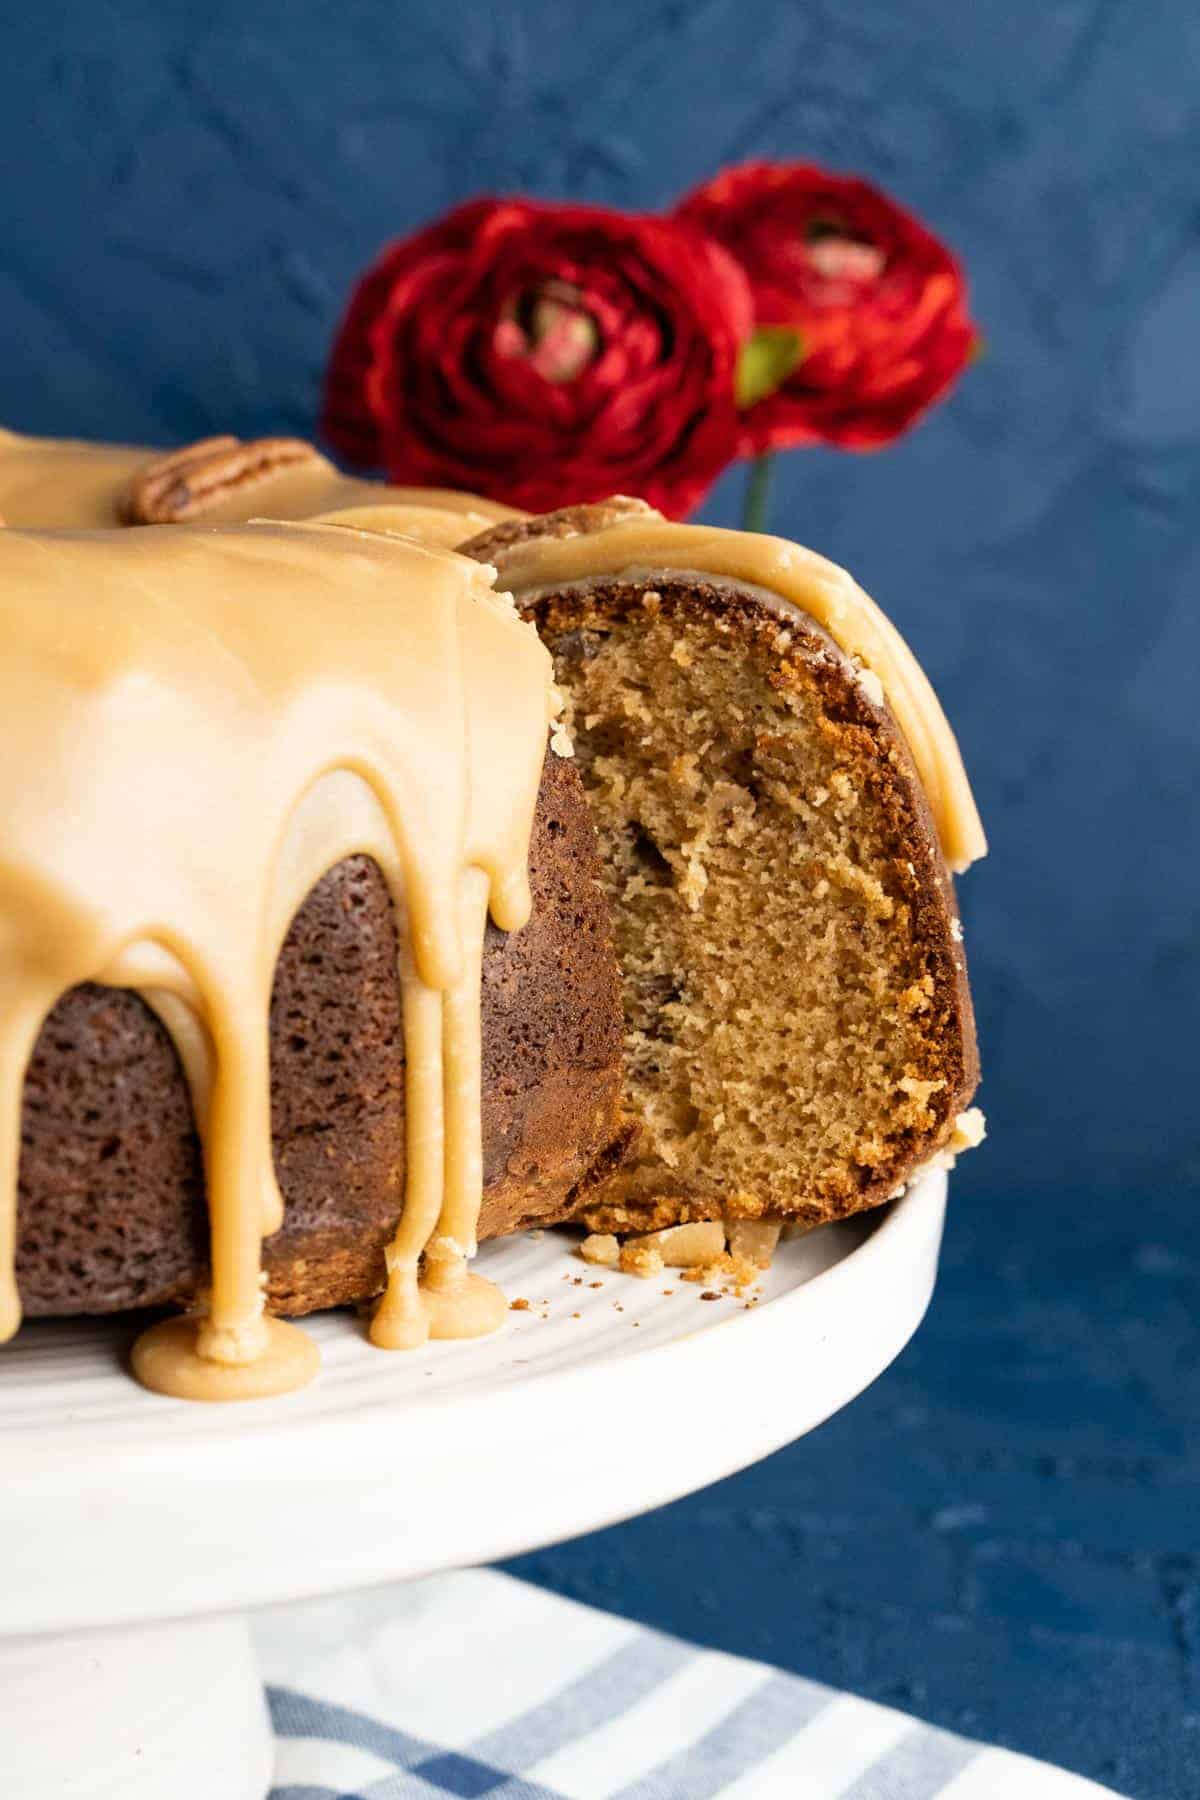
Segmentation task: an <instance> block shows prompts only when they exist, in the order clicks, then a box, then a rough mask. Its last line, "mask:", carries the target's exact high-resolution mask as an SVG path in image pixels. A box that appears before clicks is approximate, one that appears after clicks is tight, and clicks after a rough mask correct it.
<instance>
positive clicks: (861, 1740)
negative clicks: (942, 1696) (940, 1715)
mask: <svg viewBox="0 0 1200 1800" xmlns="http://www.w3.org/2000/svg"><path fill="white" fill-rule="evenodd" d="M254 1629H255V1640H256V1643H257V1647H258V1651H259V1656H260V1659H261V1662H262V1666H263V1672H264V1675H265V1678H266V1681H267V1693H268V1699H269V1702H270V1708H271V1717H272V1722H273V1724H274V1727H275V1737H276V1766H275V1786H274V1788H273V1789H272V1794H271V1800H402V1797H404V1800H407V1797H408V1796H410V1795H411V1796H413V1797H414V1800H415V1797H416V1796H422V1797H423V1800H430V1797H436V1796H446V1795H453V1796H456V1800H464V1797H470V1800H476V1797H479V1800H709V1797H710V1796H713V1795H720V1796H721V1800H935V1796H936V1800H1104V1797H1106V1796H1107V1800H1112V1796H1111V1793H1110V1790H1109V1789H1107V1788H1100V1787H1097V1786H1096V1785H1095V1783H1094V1782H1090V1781H1084V1780H1083V1779H1081V1777H1079V1776H1077V1775H1069V1774H1066V1773H1065V1772H1064V1771H1062V1770H1061V1769H1054V1768H1051V1767H1050V1766H1049V1765H1048V1764H1046V1763H1039V1762H1033V1761H1031V1760H1030V1759H1029V1758H1027V1757H1023V1756H1015V1755H1013V1754H1012V1753H1011V1752H1009V1751H1006V1750H997V1749H992V1748H988V1747H987V1746H985V1745H982V1744H976V1743H972V1742H971V1741H970V1740H969V1739H967V1738H960V1737H955V1736H953V1735H952V1734H951V1733H949V1732H946V1731H938V1730H935V1729H934V1728H933V1727H932V1726H929V1725H923V1724H921V1723H920V1722H919V1721H917V1720H915V1719H912V1718H909V1717H908V1716H907V1715H906V1714H904V1713H900V1712H894V1711H893V1710H892V1709H891V1708H890V1707H886V1706H876V1705H875V1704H874V1703H873V1702H871V1701H869V1700H859V1699H856V1698H855V1697H854V1695H852V1694H841V1693H837V1692H836V1691H835V1690H834V1689H832V1688H827V1687H821V1686H819V1685H818V1684H817V1683H816V1682H813V1681H805V1680H803V1679H802V1678H801V1677H800V1676H797V1675H785V1674H783V1673H781V1672H780V1671H779V1670H778V1669H772V1668H769V1667H767V1666H766V1665H765V1664H764V1663H756V1662H746V1661H744V1660H743V1659H742V1658H740V1657H736V1656H725V1655H723V1654H721V1653H719V1652H717V1651H712V1650H701V1649H698V1648H697V1647H696V1646H694V1645H692V1644H685V1643H682V1642H680V1640H679V1639H677V1638H670V1637H664V1636H663V1635H662V1634H661V1633H659V1632H655V1631H648V1630H646V1629H645V1628H644V1627H643V1626H640V1625H633V1624H630V1623H629V1621H628V1620H625V1619H619V1618H616V1617H614V1616H613V1615H611V1614H609V1613H602V1612H596V1611H593V1610H592V1609H591V1608H590V1607H586V1606H578V1605H576V1604H575V1603H574V1602H573V1601H570V1600H562V1599H559V1598H558V1597H557V1596H556V1595H553V1594H547V1593H544V1592H543V1591H542V1590H541V1589H539V1588H534V1587H529V1586H527V1585H526V1584H525V1583H524V1582H520V1581H514V1580H512V1579H511V1578H510V1577H508V1576H506V1575H499V1574H495V1573H494V1572H491V1571H488V1570H471V1571H467V1572H465V1573H462V1574H455V1575H440V1576H436V1577H433V1578H431V1579H430V1580H427V1581H420V1582H413V1583H409V1584H408V1585H406V1586H401V1587H389V1588H381V1589H375V1590H373V1591H371V1592H369V1593H363V1594H355V1595H351V1596H349V1597H346V1598H342V1599H337V1600H324V1601H316V1602H312V1603H309V1604H306V1605H303V1606H295V1607H288V1608H286V1609H283V1610H280V1611H277V1612H274V1613H269V1614H266V1615H264V1616H263V1617H261V1618H260V1619H259V1620H258V1621H257V1622H256V1624H255V1627H254Z"/></svg>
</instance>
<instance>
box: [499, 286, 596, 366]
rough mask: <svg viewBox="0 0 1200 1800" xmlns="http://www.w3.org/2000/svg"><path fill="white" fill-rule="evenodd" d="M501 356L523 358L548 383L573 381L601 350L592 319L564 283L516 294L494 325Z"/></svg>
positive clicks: (575, 291)
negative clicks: (497, 322)
mask: <svg viewBox="0 0 1200 1800" xmlns="http://www.w3.org/2000/svg"><path fill="white" fill-rule="evenodd" d="M495 345H496V350H497V352H498V353H499V355H501V356H523V357H525V358H526V360H527V361H528V362H529V364H530V366H531V367H532V368H534V369H536V370H537V372H538V374H539V375H541V376H542V378H543V379H544V380H546V381H553V382H563V381H574V379H575V377H576V376H577V375H580V374H582V372H583V370H584V369H585V368H586V367H587V365H588V364H589V363H590V362H592V361H593V359H594V358H595V355H596V352H597V350H598V349H599V348H600V333H599V331H598V330H597V328H596V321H595V319H593V317H592V315H591V313H590V312H589V311H588V310H587V307H586V305H585V304H584V300H583V295H582V294H581V293H580V292H579V290H578V289H577V288H573V287H570V286H568V285H567V283H566V282H547V283H546V285H545V286H544V287H541V288H536V289H534V290H532V291H531V292H529V293H525V294H521V295H519V296H518V297H517V298H516V299H515V300H512V301H510V302H509V304H508V305H507V306H506V307H505V309H504V316H503V318H502V319H501V320H500V322H499V324H498V325H497V326H496V332H495Z"/></svg>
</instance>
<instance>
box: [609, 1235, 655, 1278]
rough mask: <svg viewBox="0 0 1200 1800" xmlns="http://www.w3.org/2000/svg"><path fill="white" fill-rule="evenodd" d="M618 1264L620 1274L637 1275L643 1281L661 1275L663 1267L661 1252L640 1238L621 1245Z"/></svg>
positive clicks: (631, 1239)
mask: <svg viewBox="0 0 1200 1800" xmlns="http://www.w3.org/2000/svg"><path fill="white" fill-rule="evenodd" d="M618 1263H619V1267H620V1269H621V1272H622V1274H624V1275H638V1276H640V1277H641V1278H642V1280H643V1281H645V1280H646V1279H648V1278H649V1277H650V1276H651V1275H661V1274H662V1272H663V1267H664V1264H663V1257H662V1251H661V1250H659V1249H658V1247H657V1246H656V1245H654V1244H647V1243H644V1242H643V1241H642V1240H641V1239H640V1238H630V1239H629V1240H628V1241H627V1242H626V1243H624V1244H622V1245H621V1248H620V1251H619V1252H618Z"/></svg>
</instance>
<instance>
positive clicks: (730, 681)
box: [465, 498, 985, 1274]
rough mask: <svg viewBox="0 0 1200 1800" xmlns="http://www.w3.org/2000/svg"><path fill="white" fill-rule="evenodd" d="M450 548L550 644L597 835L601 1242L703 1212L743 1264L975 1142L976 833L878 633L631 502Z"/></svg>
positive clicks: (808, 590)
mask: <svg viewBox="0 0 1200 1800" xmlns="http://www.w3.org/2000/svg"><path fill="white" fill-rule="evenodd" d="M465 548H466V550H467V552H468V553H469V554H474V555H476V556H478V557H479V558H480V560H483V561H487V562H490V563H492V564H494V565H495V566H496V568H497V569H498V571H499V584H500V586H501V587H508V588H509V589H510V591H511V592H512V593H513V595H514V597H515V599H516V601H517V604H518V605H519V606H520V608H521V609H522V610H523V611H524V612H525V613H526V615H527V616H528V617H530V618H532V619H533V620H534V622H535V623H536V625H537V627H538V629H539V632H540V633H541V635H542V637H543V640H544V642H545V643H546V644H547V646H548V648H549V649H550V651H551V654H552V656H553V658H554V663H555V677H556V680H557V682H558V684H559V686H560V688H561V689H562V692H563V694H564V697H565V705H566V713H565V722H566V727H567V730H568V731H569V734H570V737H571V740H572V743H573V746H574V754H575V758H576V761H577V764H578V767H579V771H580V774H581V776H582V778H583V782H584V787H585V789H586V791H587V793H588V797H589V800H590V803H591V807H592V811H593V816H594V818H595V821H596V825H597V829H598V833H599V838H600V844H601V854H602V863H603V867H604V883H605V887H606V890H607V894H608V898H609V901H610V903H611V906H612V912H613V918H614V929H615V938H616V948H617V955H618V961H619V963H620V966H621V970H622V980H623V990H624V1021H625V1056H626V1092H627V1104H628V1106H629V1109H630V1112H631V1114H632V1116H633V1120H634V1123H635V1126H636V1131H637V1138H636V1150H635V1153H634V1155H633V1156H632V1158H631V1159H630V1160H628V1161H627V1162H626V1163H625V1164H624V1165H622V1166H621V1167H620V1168H619V1169H616V1170H614V1172H613V1173H612V1174H611V1175H610V1176H609V1178H608V1179H607V1180H606V1181H605V1182H603V1183H602V1184H601V1185H600V1186H599V1188H597V1189H594V1190H592V1191H591V1192H590V1193H589V1195H588V1198H587V1203H586V1205H585V1206H584V1208H583V1210H582V1213H581V1221H582V1223H583V1224H584V1225H585V1226H586V1227H587V1228H588V1230H589V1232H590V1233H591V1234H592V1236H593V1238H594V1239H595V1240H596V1243H594V1244H593V1246H592V1252H591V1253H592V1254H594V1255H596V1256H597V1257H598V1258H599V1259H600V1260H611V1259H612V1257H613V1255H614V1251H613V1249H612V1247H611V1244H610V1243H609V1242H601V1241H600V1240H611V1239H613V1238H616V1237H620V1238H624V1239H626V1247H625V1249H624V1251H620V1250H618V1251H616V1252H615V1254H618V1255H620V1258H621V1261H622V1265H623V1266H629V1267H631V1268H634V1265H635V1264H636V1263H637V1262H638V1261H639V1260H640V1261H644V1262H645V1264H646V1266H645V1268H644V1270H642V1272H644V1273H648V1274H649V1273H655V1272H657V1270H658V1269H660V1268H661V1267H662V1266H663V1261H667V1262H672V1261H677V1260H678V1257H679V1256H681V1255H682V1256H684V1257H685V1258H686V1257H689V1256H691V1255H692V1254H693V1251H692V1249H691V1248H689V1247H688V1246H684V1245H682V1244H676V1243H674V1242H673V1241H672V1240H673V1238H674V1234H675V1230H676V1228H678V1227H680V1226H689V1225H692V1224H695V1223H697V1222H705V1221H708V1222H713V1221H715V1222H720V1223H721V1224H722V1225H723V1226H724V1228H725V1238H726V1244H727V1255H726V1260H727V1262H728V1261H729V1257H730V1256H732V1259H733V1262H734V1264H735V1265H736V1263H737V1262H738V1259H739V1258H741V1259H742V1261H744V1262H745V1263H746V1264H747V1265H748V1266H750V1265H754V1264H755V1262H756V1261H758V1262H761V1258H762V1255H763V1253H764V1249H765V1248H766V1247H767V1244H768V1239H770V1238H771V1230H770V1228H771V1227H774V1226H781V1225H784V1224H791V1225H799V1226H801V1227H805V1228H807V1227H811V1226H814V1225H818V1224H822V1223H825V1222H826V1221H829V1220H832V1219H837V1218H843V1217H845V1216H847V1215H849V1214H851V1213H855V1212H857V1211H859V1210H861V1209H862V1208H865V1207H869V1206H873V1205H877V1204H879V1203H881V1202H883V1201H885V1200H887V1199H889V1198H892V1197H894V1196H895V1195H897V1194H898V1193H899V1192H901V1191H902V1190H903V1189H904V1187H905V1186H906V1185H907V1184H909V1183H911V1182H912V1180H913V1179H914V1178H915V1177H916V1175H917V1174H918V1173H919V1172H921V1171H922V1170H924V1169H925V1168H928V1167H930V1166H932V1165H944V1164H946V1163H947V1162H948V1161H949V1160H951V1159H952V1158H953V1156H954V1155H955V1154H957V1152H958V1151H959V1150H961V1149H964V1148H966V1147H968V1145H969V1144H971V1143H974V1142H977V1141H978V1140H979V1138H980V1136H981V1135H982V1121H981V1115H979V1114H978V1112H977V1110H976V1109H973V1108H971V1105H970V1103H971V1100H972V1097H973V1095H974V1092H975V1088H976V1086H977V1083H978V1079H979V1063H978V1055H977V1049H976V1039H975V1026H974V1018H973V1013H972V1007H971V998H970V992H969V988H968V984H967V971H966V961H965V956H964V951H963V943H962V928H961V925H960V922H959V917H958V911H957V905H956V901H955V894H954V885H953V881H952V879H951V875H950V872H949V862H951V861H953V862H954V863H955V864H956V865H957V866H962V865H964V864H965V863H966V862H968V861H970V860H972V859H973V857H974V856H976V855H978V854H982V852H983V849H984V847H985V846H984V840H983V835H982V830H981V828H980V827H979V822H978V816H977V814H976V813H975V811H974V803H973V801H972V800H971V797H970V789H969V787H968V786H967V783H966V777H965V775H964V774H963V771H962V765H961V762H960V761H959V759H958V751H957V746H956V744H955V743H954V739H953V736H952V734H951V733H950V730H949V727H948V726H947V725H946V722H945V719H944V716H943V715H942V713H941V709H940V707H938V705H937V702H936V700H935V699H934V697H933V694H932V690H931V689H930V688H929V687H928V683H927V682H926V681H925V678H924V676H923V674H922V673H921V671H920V670H919V668H918V666H917V665H916V662H915V659H914V658H912V655H911V652H909V651H908V650H907V648H906V646H904V645H903V643H902V641H901V640H900V638H899V636H898V634H897V633H896V632H895V629H894V627H892V626H891V625H890V624H889V623H888V622H887V621H886V619H884V618H883V615H882V614H880V613H879V612H878V609H877V608H875V607H874V605H873V603H872V602H870V601H869V600H867V598H866V596H865V595H861V590H858V589H856V588H855V587H854V584H853V583H852V582H850V579H849V577H847V576H845V575H844V573H843V572H842V571H840V570H838V569H836V568H835V567H834V565H832V564H828V563H825V562H824V560H823V559H821V558H817V557H813V556H812V554H811V553H809V552H805V551H801V550H799V549H798V548H797V547H794V546H788V545H785V544H782V543H781V542H780V541H778V540H769V539H761V538H754V537H751V536H750V534H742V533H732V532H717V531H709V530H707V529H705V528H696V527H686V526H672V525H670V524H668V523H667V522H666V521H664V520H662V519H661V518H659V516H658V515H657V514H654V513H653V512H651V511H650V509H649V508H646V507H645V506H643V505H642V503H640V502H637V501H630V500H624V499H621V498H617V499H614V500H611V501H608V502H604V503H601V504H600V505H598V506H594V507H573V508H567V509H564V510H563V511H562V512H559V513H557V514H550V515H547V516H546V517H544V518H542V519H534V520H530V521H512V522H509V523H506V524H502V525H500V526H499V527H497V528H496V529H494V530H493V531H491V532H489V533H486V534H483V535H481V536H480V537H479V538H477V539H475V540H472V542H471V543H470V544H468V545H467V546H465ZM868 609H869V610H868ZM864 649H865V650H866V651H867V653H868V654H869V656H870V661H868V660H867V656H866V655H864V654H863V650H864ZM899 719H903V720H904V727H903V728H902V726H901V724H900V723H899V722H898V720H899ZM756 1222H762V1223H763V1224H764V1225H765V1226H766V1227H767V1228H768V1229H766V1230H765V1231H762V1232H760V1233H759V1234H758V1236H757V1237H754V1236H753V1234H749V1235H748V1234H747V1232H746V1229H745V1227H746V1226H747V1225H751V1224H754V1223H756ZM664 1232H665V1233H667V1234H669V1235H668V1239H667V1241H665V1242H664V1240H663V1239H662V1238H656V1239H654V1241H651V1242H649V1243H647V1244H646V1245H645V1246H634V1247H633V1248H634V1250H635V1251H637V1252H638V1254H637V1255H633V1254H630V1246H629V1243H628V1240H629V1239H630V1238H636V1237H639V1236H645V1235H647V1234H659V1233H664ZM709 1236H710V1237H712V1243H711V1244H707V1239H706V1240H705V1241H706V1244H707V1248H708V1251H709V1252H712V1251H713V1250H714V1249H715V1248H716V1240H715V1236H713V1234H712V1233H710V1234H709ZM697 1243H699V1239H697ZM642 1250H644V1251H645V1255H644V1256H642V1255H641V1254H640V1253H641V1251H642ZM697 1254H699V1252H697ZM656 1259H657V1260H656ZM634 1272H637V1270H636V1269H634Z"/></svg>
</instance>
